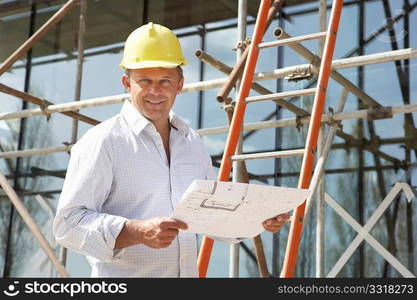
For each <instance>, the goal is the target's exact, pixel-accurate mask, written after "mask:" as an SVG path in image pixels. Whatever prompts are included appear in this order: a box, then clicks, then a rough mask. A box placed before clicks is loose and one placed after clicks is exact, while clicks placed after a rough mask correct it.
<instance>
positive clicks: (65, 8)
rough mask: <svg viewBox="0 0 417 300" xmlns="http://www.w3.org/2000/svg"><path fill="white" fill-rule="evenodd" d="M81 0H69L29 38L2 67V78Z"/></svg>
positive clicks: (0, 69) (0, 73)
mask: <svg viewBox="0 0 417 300" xmlns="http://www.w3.org/2000/svg"><path fill="white" fill-rule="evenodd" d="M78 2H80V0H69V1H68V2H67V3H65V5H64V6H63V7H61V9H60V10H58V11H57V12H56V13H55V14H54V15H53V16H52V17H51V18H50V19H49V20H48V21H47V22H46V23H45V24H43V25H42V26H41V27H40V28H39V29H38V30H37V31H36V32H35V33H34V34H33V35H32V36H31V37H30V38H28V39H27V40H26V41H25V42H24V43H23V44H22V45H21V46H20V47H19V48H18V49H17V50H16V51H15V52H14V53H13V54H12V55H10V56H9V57H8V58H7V59H6V60H5V61H4V62H3V63H2V64H1V65H0V76H1V75H2V74H3V73H4V72H6V71H7V70H8V69H9V68H10V67H11V66H12V65H13V64H14V63H15V62H16V61H17V60H19V59H20V58H21V57H22V56H23V55H25V53H26V52H28V51H29V50H30V49H31V48H32V47H33V45H35V44H36V43H37V42H38V41H39V40H40V39H42V37H43V36H45V34H46V33H47V32H48V31H49V30H50V29H51V28H52V27H53V26H54V25H55V24H56V23H58V22H59V21H61V20H62V18H64V17H65V15H66V14H67V13H68V12H70V11H71V10H72V9H73V8H74V7H75V6H76V5H77V4H78Z"/></svg>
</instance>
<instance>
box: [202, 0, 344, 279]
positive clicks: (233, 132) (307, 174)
mask: <svg viewBox="0 0 417 300" xmlns="http://www.w3.org/2000/svg"><path fill="white" fill-rule="evenodd" d="M270 3H271V1H270V0H261V3H260V6H259V11H258V16H257V19H256V24H255V30H254V33H253V37H252V42H251V44H250V49H249V53H248V59H247V61H246V65H245V69H244V72H243V76H242V83H241V87H240V90H239V94H238V99H237V101H236V106H235V111H234V114H233V118H232V122H231V124H230V129H229V135H228V137H227V141H226V147H225V150H224V153H223V158H222V162H221V166H220V170H219V176H218V181H228V180H229V176H230V171H231V169H232V156H234V153H235V150H236V146H237V143H238V140H239V135H240V128H241V126H242V124H243V118H244V114H245V110H246V104H247V103H249V102H255V101H253V100H252V101H247V100H250V99H248V98H247V97H248V95H249V91H250V88H251V85H252V81H253V76H254V72H255V67H256V62H257V59H258V55H259V50H260V48H261V47H262V48H263V47H267V46H268V47H269V46H271V45H272V44H274V45H276V46H278V45H285V44H288V43H294V42H299V41H303V40H309V39H313V38H320V37H323V36H325V38H326V42H325V45H324V52H323V58H322V61H321V65H320V70H319V77H318V83H317V88H316V89H315V91H313V92H314V94H315V97H314V103H313V108H312V113H311V119H310V125H309V128H308V133H307V141H306V146H305V148H304V151H300V150H296V151H298V152H297V153H301V154H303V162H302V166H301V172H300V178H299V182H298V188H303V189H306V188H309V185H310V180H311V176H312V170H313V161H314V154H313V151H314V150H315V148H316V146H317V138H318V134H319V131H320V124H321V116H322V113H323V109H324V104H325V98H326V89H327V84H328V82H329V76H330V71H331V64H332V60H333V52H334V48H335V43H336V34H337V30H338V27H339V21H340V16H341V12H342V7H343V0H333V6H332V12H331V15H330V21H329V27H328V30H327V32H326V33H317V34H313V35H306V36H303V37H296V38H291V39H287V40H285V39H284V40H280V41H277V42H272V43H270V44H269V45H265V44H268V43H263V45H260V44H261V41H262V37H263V34H264V32H265V28H266V21H267V15H268V10H269V7H270ZM309 92H310V91H309ZM287 93H288V92H287ZM306 93H307V92H306V90H301V91H298V92H296V93H295V94H296V95H298V96H300V95H305V94H306ZM282 94H284V93H282ZM282 96H283V97H284V96H285V95H282ZM277 97H278V98H279V97H280V96H279V94H273V95H271V97H269V98H267V97H265V96H262V99H257V100H256V101H261V100H266V99H268V100H270V99H271V98H275V99H276V98H277ZM252 98H253V97H252ZM286 152H290V153H286V156H293V155H295V154H294V153H291V151H286ZM271 156H272V157H274V156H276V157H282V156H283V154H282V153H280V151H278V152H275V153H274V154H273V155H271ZM304 209H305V202H304V203H303V204H301V205H300V206H299V207H297V209H296V210H295V211H294V214H293V217H292V223H291V228H290V233H289V237H288V243H287V249H286V253H285V259H284V264H283V270H282V273H281V276H282V277H292V276H294V272H295V266H296V262H297V254H298V248H299V244H300V240H301V234H302V227H303V218H304ZM212 248H213V240H212V239H210V238H208V237H204V238H203V241H202V244H201V248H200V253H199V256H198V270H199V277H206V274H207V269H208V264H209V262H210V255H211V250H212Z"/></svg>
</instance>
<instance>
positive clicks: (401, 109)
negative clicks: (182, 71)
mask: <svg viewBox="0 0 417 300" xmlns="http://www.w3.org/2000/svg"><path fill="white" fill-rule="evenodd" d="M378 110H380V111H381V112H383V114H384V115H387V114H389V113H392V114H393V115H395V114H408V113H413V112H417V104H408V105H401V106H394V107H381V108H379V109H372V110H368V109H363V110H358V111H353V112H343V113H339V114H334V115H330V114H323V115H322V119H321V122H322V123H326V122H335V121H336V122H338V121H343V120H352V119H367V118H368V116H369V112H371V116H374V115H378ZM297 119H298V120H297ZM309 121H310V117H309V116H306V117H301V118H288V119H281V120H275V121H263V122H253V123H247V124H245V125H244V126H243V130H244V131H252V130H259V129H267V128H283V127H291V126H294V127H295V126H297V125H299V124H308V123H309ZM228 131H229V127H228V126H223V127H212V128H203V129H198V130H197V133H198V134H200V135H201V136H208V135H216V134H225V133H227V132H228ZM69 149H70V146H65V147H64V146H62V147H61V148H60V147H58V148H47V149H32V150H21V151H9V152H0V158H14V157H22V156H31V155H40V154H49V153H55V152H67V151H69ZM30 151H34V152H33V153H31V152H30Z"/></svg>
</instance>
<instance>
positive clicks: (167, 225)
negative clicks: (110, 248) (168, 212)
mask: <svg viewBox="0 0 417 300" xmlns="http://www.w3.org/2000/svg"><path fill="white" fill-rule="evenodd" d="M180 229H182V230H185V229H187V224H185V223H184V222H181V221H177V220H174V219H171V218H166V217H155V218H151V219H146V220H139V219H134V220H128V221H127V222H126V223H125V225H124V227H123V229H122V231H121V232H120V234H119V236H118V237H117V239H116V244H115V248H116V249H117V248H124V247H128V246H131V245H135V244H144V245H146V246H148V247H150V248H155V249H160V248H166V247H168V246H169V245H171V243H172V241H173V240H174V239H175V238H176V237H177V235H178V232H179V230H180Z"/></svg>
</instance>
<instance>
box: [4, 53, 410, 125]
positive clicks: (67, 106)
mask: <svg viewBox="0 0 417 300" xmlns="http://www.w3.org/2000/svg"><path fill="white" fill-rule="evenodd" d="M415 57H417V49H414V48H408V49H402V50H396V51H389V52H382V53H376V54H369V55H363V56H357V57H353V58H344V59H339V60H334V61H333V64H332V66H333V69H343V68H351V67H357V66H363V65H369V64H376V63H383V62H387V61H395V60H401V59H409V58H415ZM310 68H311V65H310V64H303V65H298V66H292V67H286V68H282V69H276V70H274V71H272V72H261V73H257V74H255V77H254V80H255V81H262V80H272V79H277V78H283V77H285V76H288V75H292V74H294V73H298V72H300V71H304V72H305V71H308V70H309V69H310ZM226 80H227V78H221V79H213V80H207V81H201V82H195V83H189V84H185V85H184V88H183V90H182V93H191V92H195V91H201V90H208V89H212V88H220V87H222V86H223V84H224V83H225V82H226ZM129 97H130V95H129V94H120V95H114V96H108V97H101V98H94V99H87V100H82V101H75V102H68V103H62V104H54V105H49V106H46V107H45V108H43V109H41V108H35V109H28V110H23V111H18V112H7V113H1V114H0V120H10V119H20V118H27V117H31V116H39V115H47V114H51V113H55V112H64V111H72V110H78V109H82V108H88V107H96V106H101V105H108V104H116V103H121V102H123V101H124V100H125V99H128V98H129ZM290 126H292V125H290Z"/></svg>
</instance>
